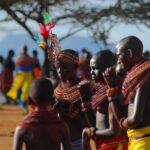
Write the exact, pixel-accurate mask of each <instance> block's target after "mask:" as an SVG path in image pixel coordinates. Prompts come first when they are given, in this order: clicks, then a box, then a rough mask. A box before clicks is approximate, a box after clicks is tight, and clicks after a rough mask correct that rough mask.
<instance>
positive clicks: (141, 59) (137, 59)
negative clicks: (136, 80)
mask: <svg viewBox="0 0 150 150" xmlns="http://www.w3.org/2000/svg"><path fill="white" fill-rule="evenodd" d="M144 60H145V59H144V57H142V56H138V57H135V58H134V59H133V61H132V65H131V67H130V70H131V69H132V68H134V67H136V66H137V65H139V64H141V62H143V61H144ZM130 70H129V71H130ZM129 71H128V72H129Z"/></svg>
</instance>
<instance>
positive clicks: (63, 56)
mask: <svg viewBox="0 0 150 150" xmlns="http://www.w3.org/2000/svg"><path fill="white" fill-rule="evenodd" d="M57 59H58V60H59V61H61V62H63V63H65V64H78V63H79V58H78V57H77V56H76V55H74V54H71V53H69V52H65V51H61V52H59V53H58V55H57Z"/></svg>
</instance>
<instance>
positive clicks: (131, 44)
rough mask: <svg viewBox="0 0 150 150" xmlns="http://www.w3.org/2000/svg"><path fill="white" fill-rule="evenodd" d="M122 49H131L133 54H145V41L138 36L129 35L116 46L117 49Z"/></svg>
mask: <svg viewBox="0 0 150 150" xmlns="http://www.w3.org/2000/svg"><path fill="white" fill-rule="evenodd" d="M117 49H120V50H121V51H127V50H129V49H130V50H131V51H132V53H133V55H134V56H136V55H142V54H143V43H142V41H141V40H140V39H139V38H138V37H136V36H133V35H131V36H127V37H125V38H123V39H121V40H120V41H119V43H118V44H117V46H116V50H117Z"/></svg>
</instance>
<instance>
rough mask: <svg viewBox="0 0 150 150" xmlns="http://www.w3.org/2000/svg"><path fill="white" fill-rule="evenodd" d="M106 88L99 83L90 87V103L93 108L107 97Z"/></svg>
mask: <svg viewBox="0 0 150 150" xmlns="http://www.w3.org/2000/svg"><path fill="white" fill-rule="evenodd" d="M106 89H107V86H106V85H104V84H101V83H97V84H95V85H94V86H93V87H92V89H91V93H92V98H91V105H92V108H93V109H96V107H97V106H98V105H99V104H100V103H102V102H103V101H104V100H106V99H107V95H106Z"/></svg>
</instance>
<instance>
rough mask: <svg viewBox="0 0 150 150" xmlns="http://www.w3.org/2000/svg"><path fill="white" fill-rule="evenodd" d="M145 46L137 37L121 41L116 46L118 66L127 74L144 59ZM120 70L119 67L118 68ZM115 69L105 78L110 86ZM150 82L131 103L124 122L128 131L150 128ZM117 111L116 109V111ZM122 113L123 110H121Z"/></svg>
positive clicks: (140, 88) (106, 73) (110, 69)
mask: <svg viewBox="0 0 150 150" xmlns="http://www.w3.org/2000/svg"><path fill="white" fill-rule="evenodd" d="M142 50H143V45H142V43H141V42H140V41H137V40H136V38H135V37H132V36H131V37H127V38H125V39H123V40H121V41H120V42H119V43H118V44H117V46H116V55H117V66H122V68H121V67H120V69H124V70H125V71H126V72H127V73H128V71H130V69H131V68H132V67H134V66H135V65H136V64H138V63H139V62H140V60H141V59H143V56H142ZM118 68H119V67H118ZM112 72H113V69H112V68H108V69H107V70H106V71H105V73H104V76H105V78H106V80H107V82H108V83H109V85H110V86H111V84H110V80H111V78H112V76H111V77H110V74H112ZM149 87H150V80H147V81H146V82H145V83H144V84H143V85H142V86H141V87H139V88H138V89H137V90H136V94H135V97H134V100H133V101H131V102H130V103H129V105H128V106H127V107H128V112H127V117H126V119H125V120H124V121H123V126H124V127H125V128H126V129H136V128H142V127H146V126H150V116H149V114H150V101H149V99H150V89H149ZM114 111H116V109H114ZM120 111H121V110H120Z"/></svg>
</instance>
